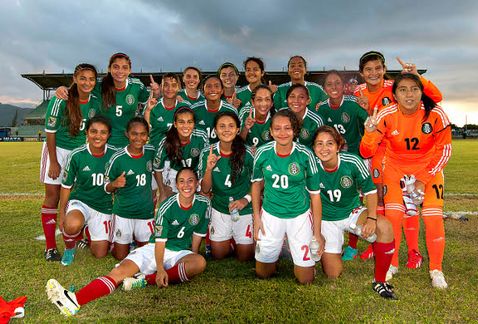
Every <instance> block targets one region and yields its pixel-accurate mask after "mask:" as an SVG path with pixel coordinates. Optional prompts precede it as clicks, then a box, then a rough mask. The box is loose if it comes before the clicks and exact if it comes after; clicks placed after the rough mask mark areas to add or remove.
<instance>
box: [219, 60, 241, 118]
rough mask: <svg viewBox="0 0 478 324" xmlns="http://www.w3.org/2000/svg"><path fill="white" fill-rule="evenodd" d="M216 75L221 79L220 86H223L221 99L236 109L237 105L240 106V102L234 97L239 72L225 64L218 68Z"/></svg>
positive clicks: (233, 66)
mask: <svg viewBox="0 0 478 324" xmlns="http://www.w3.org/2000/svg"><path fill="white" fill-rule="evenodd" d="M217 75H218V76H219V78H220V79H221V81H222V85H223V86H224V93H223V94H222V99H223V100H226V101H227V103H229V104H230V105H232V106H234V108H236V109H238V108H239V105H240V104H241V101H240V100H239V99H237V97H236V91H237V89H236V83H237V80H238V79H239V70H238V69H237V67H236V66H235V65H234V64H232V63H230V62H226V63H224V64H222V65H221V66H220V67H219V69H218V70H217Z"/></svg>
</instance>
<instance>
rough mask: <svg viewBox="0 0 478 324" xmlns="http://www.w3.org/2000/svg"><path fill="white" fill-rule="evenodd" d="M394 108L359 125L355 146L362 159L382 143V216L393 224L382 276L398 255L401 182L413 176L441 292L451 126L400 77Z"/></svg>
mask: <svg viewBox="0 0 478 324" xmlns="http://www.w3.org/2000/svg"><path fill="white" fill-rule="evenodd" d="M392 91H393V95H394V98H395V100H396V101H397V104H395V105H392V106H390V107H388V108H385V109H383V110H382V111H381V112H380V113H378V115H377V113H374V114H373V115H372V117H371V118H370V119H369V120H368V121H367V122H366V123H365V130H366V131H365V135H364V137H363V138H362V142H361V144H360V153H361V154H362V156H364V157H368V156H372V155H374V154H375V152H376V151H377V149H378V147H379V145H380V143H382V142H383V139H385V140H386V143H387V146H386V150H385V164H384V186H385V187H386V189H387V190H386V192H385V196H384V201H385V216H386V217H387V219H388V220H390V222H391V223H392V225H393V230H394V234H395V253H394V255H393V259H392V265H391V266H390V269H389V271H388V274H387V275H388V276H389V277H392V275H394V274H395V273H397V272H398V252H399V249H400V241H401V236H402V230H401V225H402V221H403V218H404V212H405V208H404V203H403V194H402V188H401V184H400V182H401V180H402V179H403V178H404V176H406V177H407V178H410V177H414V178H416V182H415V183H414V188H413V191H412V192H411V194H412V193H413V195H414V196H415V198H416V202H415V203H416V204H417V205H419V204H420V203H421V202H422V201H423V203H422V216H423V222H424V224H425V232H426V245H427V249H428V256H429V258H430V264H429V267H430V277H431V280H432V286H433V287H435V288H447V287H448V284H447V283H446V281H445V277H444V275H443V272H442V261H443V254H444V252H445V229H444V225H443V195H444V178H443V168H444V167H445V166H446V164H447V162H448V160H449V159H450V156H451V149H452V148H451V127H450V122H449V120H448V117H447V115H446V114H445V112H444V111H443V109H442V108H441V107H440V106H437V105H436V103H435V102H434V101H433V100H432V99H430V97H428V96H427V95H426V94H425V92H424V85H423V84H422V82H421V80H420V78H419V77H418V76H417V75H415V74H411V73H406V74H400V75H398V76H397V78H396V79H395V82H394V84H393V88H392Z"/></svg>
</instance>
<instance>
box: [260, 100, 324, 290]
mask: <svg viewBox="0 0 478 324" xmlns="http://www.w3.org/2000/svg"><path fill="white" fill-rule="evenodd" d="M298 133H299V121H298V120H297V118H296V117H295V115H294V113H292V112H291V111H289V110H287V109H285V110H280V111H278V112H277V113H276V114H275V115H274V117H272V124H271V135H272V137H273V138H274V141H272V142H269V143H267V144H264V145H262V146H261V147H260V148H258V149H257V152H256V155H255V158H254V169H253V174H252V182H253V183H252V207H253V215H254V238H255V239H256V240H257V245H256V255H255V257H256V275H257V276H258V277H259V278H269V277H271V276H272V275H273V274H274V273H275V272H276V262H277V260H278V258H279V254H280V252H281V250H282V245H283V241H284V236H285V235H287V238H288V244H289V248H290V251H291V255H292V259H293V262H294V274H295V277H296V278H297V280H298V281H299V283H301V284H310V283H312V282H313V281H314V275H315V261H314V260H312V258H311V252H310V249H309V244H310V243H311V241H312V238H315V240H316V241H317V242H319V250H318V251H317V254H318V256H320V255H321V254H322V252H323V251H324V244H325V241H324V238H323V236H322V234H321V219H322V205H321V201H320V187H319V184H320V183H319V173H318V169H317V163H316V160H315V156H314V154H313V153H312V151H310V149H308V148H307V147H305V146H304V145H302V144H299V143H297V142H295V141H294V139H295V137H297V135H298ZM262 189H264V199H263V201H262V206H261V191H262Z"/></svg>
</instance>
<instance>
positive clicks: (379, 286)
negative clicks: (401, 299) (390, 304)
mask: <svg viewBox="0 0 478 324" xmlns="http://www.w3.org/2000/svg"><path fill="white" fill-rule="evenodd" d="M372 289H373V290H374V291H375V292H377V293H378V294H379V295H380V297H382V298H385V299H394V300H396V299H398V298H397V296H395V293H394V292H393V286H392V285H390V284H388V283H387V282H375V281H374V282H372Z"/></svg>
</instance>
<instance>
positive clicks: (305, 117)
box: [287, 84, 324, 148]
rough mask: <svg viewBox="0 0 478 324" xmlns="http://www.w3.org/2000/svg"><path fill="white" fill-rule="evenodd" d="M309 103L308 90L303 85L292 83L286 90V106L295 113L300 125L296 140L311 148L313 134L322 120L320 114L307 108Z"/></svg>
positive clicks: (321, 123)
mask: <svg viewBox="0 0 478 324" xmlns="http://www.w3.org/2000/svg"><path fill="white" fill-rule="evenodd" d="M309 104H310V96H309V90H308V89H307V87H306V86H305V85H302V84H294V85H292V86H291V87H290V88H289V90H287V106H288V107H289V109H290V110H291V111H292V112H293V113H294V114H295V116H296V117H297V120H299V125H300V131H299V136H298V139H297V141H298V142H299V143H301V144H303V145H305V146H307V147H310V148H311V147H312V144H313V143H314V134H315V132H316V131H317V128H319V127H320V126H322V125H323V124H324V122H323V121H322V118H321V117H320V116H318V115H317V114H315V113H313V112H312V111H311V110H310V109H309V108H307V106H308V105H309Z"/></svg>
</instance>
